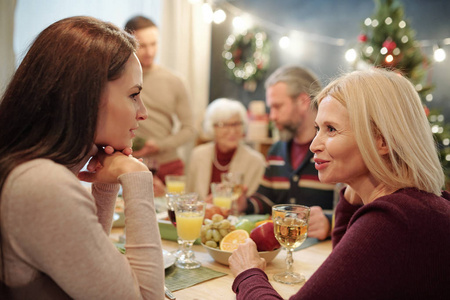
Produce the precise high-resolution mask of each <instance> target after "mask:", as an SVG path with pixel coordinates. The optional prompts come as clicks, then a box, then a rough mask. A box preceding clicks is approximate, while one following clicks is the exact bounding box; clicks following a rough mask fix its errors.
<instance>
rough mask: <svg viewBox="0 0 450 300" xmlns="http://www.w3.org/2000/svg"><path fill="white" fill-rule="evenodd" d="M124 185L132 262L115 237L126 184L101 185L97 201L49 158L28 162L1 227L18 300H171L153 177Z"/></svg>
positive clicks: (1, 209)
mask: <svg viewBox="0 0 450 300" xmlns="http://www.w3.org/2000/svg"><path fill="white" fill-rule="evenodd" d="M118 179H119V182H120V184H121V185H122V187H123V198H124V201H125V225H126V233H127V239H126V245H125V248H126V249H127V250H126V255H123V254H121V253H120V252H119V251H118V250H117V249H116V247H115V246H114V244H113V243H112V242H111V241H110V240H109V237H108V235H109V233H110V229H111V224H112V216H113V213H114V205H115V199H116V196H117V192H118V190H119V184H93V186H92V195H91V194H90V193H89V192H88V191H87V189H86V188H85V187H83V186H82V185H81V184H80V182H79V180H78V179H77V177H76V176H75V175H74V174H73V173H72V172H71V171H70V170H69V169H67V168H66V167H64V166H62V165H60V164H57V163H55V162H53V161H51V160H48V159H35V160H32V161H29V162H26V163H24V164H22V165H20V166H18V167H16V168H15V169H14V170H13V171H12V172H11V173H10V174H9V176H8V178H7V180H6V181H5V185H4V187H3V190H2V194H1V198H0V205H1V206H0V220H1V233H2V240H1V243H2V248H3V251H4V258H3V260H4V262H5V264H4V270H5V275H6V276H5V277H6V280H5V281H6V284H7V285H8V286H9V287H12V295H9V296H10V298H20V299H23V298H30V297H31V298H33V295H34V296H36V295H39V296H40V297H42V298H49V299H65V298H69V297H70V298H76V299H80V298H83V299H163V298H164V267H163V263H162V261H163V257H162V247H161V239H160V235H159V230H157V229H156V228H157V220H156V213H155V208H154V202H153V184H152V182H153V179H152V175H151V173H150V172H135V173H129V174H123V175H121V176H119V178H118ZM1 264H3V261H0V266H1ZM0 270H1V269H0ZM0 276H2V273H1V272H0Z"/></svg>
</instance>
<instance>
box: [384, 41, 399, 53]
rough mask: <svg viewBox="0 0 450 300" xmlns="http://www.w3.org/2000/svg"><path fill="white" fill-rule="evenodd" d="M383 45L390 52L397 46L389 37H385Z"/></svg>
mask: <svg viewBox="0 0 450 300" xmlns="http://www.w3.org/2000/svg"><path fill="white" fill-rule="evenodd" d="M383 47H386V49H387V50H388V52H392V51H393V50H394V49H395V48H397V44H396V43H395V42H394V41H393V40H392V39H391V38H387V39H386V40H385V41H384V43H383Z"/></svg>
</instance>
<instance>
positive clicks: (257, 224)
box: [255, 220, 273, 227]
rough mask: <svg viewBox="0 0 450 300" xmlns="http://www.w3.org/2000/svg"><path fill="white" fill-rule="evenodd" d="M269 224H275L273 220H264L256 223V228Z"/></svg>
mask: <svg viewBox="0 0 450 300" xmlns="http://www.w3.org/2000/svg"><path fill="white" fill-rule="evenodd" d="M267 222H270V223H273V221H272V220H262V221H259V222H256V223H255V227H258V226H259V225H261V224H264V223H267Z"/></svg>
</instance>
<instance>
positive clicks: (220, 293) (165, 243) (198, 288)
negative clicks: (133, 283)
mask: <svg viewBox="0 0 450 300" xmlns="http://www.w3.org/2000/svg"><path fill="white" fill-rule="evenodd" d="M121 234H123V228H113V229H112V231H111V235H110V237H111V240H112V241H118V239H119V236H120V235H121ZM162 247H163V249H165V250H167V251H173V250H177V249H178V243H177V242H175V241H171V240H164V239H163V240H162ZM193 250H194V251H195V256H196V258H197V260H199V261H200V262H201V263H202V266H204V267H207V268H210V269H212V270H215V271H218V272H223V273H226V275H225V276H222V277H219V278H215V279H211V280H208V281H204V282H201V283H199V284H197V285H194V286H191V287H188V288H185V289H182V290H177V291H173V292H172V294H173V295H174V296H175V297H176V298H177V300H208V299H214V300H218V299H220V300H227V299H236V295H235V294H234V292H233V291H232V289H231V286H232V284H233V280H234V276H233V274H232V273H231V271H230V269H229V267H228V266H226V265H222V264H220V263H218V262H216V261H214V259H213V258H212V257H211V256H210V255H209V254H208V252H207V251H206V249H204V248H203V246H202V245H194V246H193ZM330 252H331V241H330V240H326V241H323V242H319V243H318V244H315V245H312V246H310V247H308V248H305V249H302V250H299V251H295V252H294V255H293V257H294V265H293V268H294V271H296V272H301V273H303V274H304V275H305V278H306V280H308V279H309V278H310V277H311V275H312V274H313V273H314V272H315V271H316V270H317V269H318V268H319V266H320V265H321V264H322V263H323V261H324V260H325V259H326V258H327V257H328V255H329V254H330ZM285 258H286V251H284V250H282V251H280V253H279V254H278V255H277V257H275V259H274V260H273V261H271V262H270V263H268V264H267V267H266V270H265V272H266V273H267V275H268V277H269V280H270V283H271V284H272V286H273V287H274V288H275V290H276V291H277V292H278V293H279V294H280V295H281V296H282V297H283V298H284V299H287V298H289V297H290V296H291V295H293V294H295V293H296V292H297V291H298V290H299V289H300V288H301V287H302V285H287V284H282V283H278V282H276V281H274V280H273V275H274V274H275V273H279V272H281V271H283V270H284V269H285V268H286V263H285Z"/></svg>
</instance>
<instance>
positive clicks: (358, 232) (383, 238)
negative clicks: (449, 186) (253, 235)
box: [233, 188, 450, 300]
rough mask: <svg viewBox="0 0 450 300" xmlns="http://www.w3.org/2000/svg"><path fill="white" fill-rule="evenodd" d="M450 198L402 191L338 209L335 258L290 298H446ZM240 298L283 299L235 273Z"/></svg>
mask: <svg viewBox="0 0 450 300" xmlns="http://www.w3.org/2000/svg"><path fill="white" fill-rule="evenodd" d="M449 200H450V194H449V193H447V192H444V193H443V195H442V197H437V196H436V195H433V194H429V193H426V192H422V191H419V190H417V189H413V188H407V189H401V190H399V191H397V192H395V193H394V194H391V195H387V196H383V197H380V198H378V199H376V200H375V201H373V202H372V203H370V204H367V205H364V206H353V205H351V204H349V203H348V202H347V201H346V200H345V199H344V198H343V192H341V197H340V201H339V203H338V205H337V207H336V224H335V229H334V231H333V247H334V248H333V251H332V252H331V254H330V255H329V257H328V258H327V259H326V260H325V261H324V263H323V264H322V265H321V266H320V267H319V269H318V270H317V271H316V272H315V273H314V274H313V275H312V276H311V278H310V279H309V280H308V281H307V282H306V283H305V284H304V286H303V287H301V289H300V290H299V291H298V292H297V293H296V294H295V295H293V296H292V297H291V298H290V299H291V300H294V299H302V300H305V299H314V300H317V299H320V300H325V299H347V300H350V299H358V300H360V299H396V300H398V299H427V300H428V299H450V201H449ZM233 291H234V292H235V293H236V294H237V300H239V299H258V300H265V299H282V298H281V297H280V295H279V294H278V293H277V292H276V291H275V290H274V289H273V288H272V286H271V285H270V283H269V281H268V280H267V276H266V274H265V273H264V272H263V271H261V270H260V269H249V270H246V271H244V272H242V273H241V274H239V275H238V276H237V277H236V279H235V280H234V283H233Z"/></svg>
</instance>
